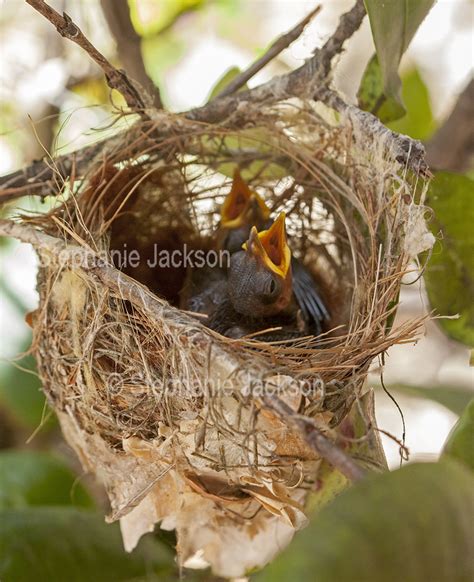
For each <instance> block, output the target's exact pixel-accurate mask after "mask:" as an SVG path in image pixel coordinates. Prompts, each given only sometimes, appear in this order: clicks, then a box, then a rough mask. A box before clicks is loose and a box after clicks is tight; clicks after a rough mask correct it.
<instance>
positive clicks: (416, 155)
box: [314, 87, 431, 177]
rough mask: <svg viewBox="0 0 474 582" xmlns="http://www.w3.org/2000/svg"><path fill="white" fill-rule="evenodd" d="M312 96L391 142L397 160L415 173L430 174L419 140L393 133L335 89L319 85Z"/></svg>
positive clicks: (371, 132)
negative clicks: (348, 101)
mask: <svg viewBox="0 0 474 582" xmlns="http://www.w3.org/2000/svg"><path fill="white" fill-rule="evenodd" d="M314 97H315V99H316V100H318V101H321V102H322V103H324V104H325V105H327V106H328V107H332V108H333V109H335V110H336V111H339V113H342V114H344V115H347V117H349V118H350V119H351V120H352V121H353V122H357V123H358V124H359V126H360V127H361V128H363V130H364V132H365V133H366V134H368V135H373V136H374V137H375V136H378V137H380V138H382V139H385V140H386V143H387V144H391V146H392V150H393V152H394V154H395V158H396V160H397V162H399V163H400V164H404V165H405V166H407V167H408V168H410V169H411V170H413V172H415V174H420V175H422V176H427V177H429V176H430V175H431V173H430V171H429V167H428V164H427V163H426V160H425V147H424V145H423V144H422V143H421V141H418V140H416V139H413V138H411V137H409V136H408V135H403V134H401V133H395V132H394V131H392V130H391V129H389V128H388V127H386V126H385V125H384V124H383V123H382V122H381V121H380V119H379V118H378V117H376V116H375V115H372V113H369V112H367V111H362V110H361V109H359V108H358V107H356V106H355V105H349V104H348V103H346V102H345V101H344V99H342V97H341V96H340V95H339V94H338V93H336V91H333V90H331V89H328V88H327V87H321V88H320V89H319V90H317V91H316V93H315V95H314Z"/></svg>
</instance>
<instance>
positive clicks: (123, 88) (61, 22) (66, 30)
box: [26, 0, 146, 111]
mask: <svg viewBox="0 0 474 582" xmlns="http://www.w3.org/2000/svg"><path fill="white" fill-rule="evenodd" d="M26 2H27V3H28V4H29V5H30V6H32V7H33V8H34V9H35V10H37V11H38V12H39V13H40V14H42V15H43V16H44V17H45V18H46V19H47V20H49V21H50V22H51V23H52V24H53V25H54V26H55V27H56V30H57V31H58V32H59V34H60V35H61V36H63V37H64V38H67V39H69V40H72V41H73V42H75V43H76V44H77V45H79V46H80V47H81V48H83V49H84V50H85V51H86V52H87V53H88V55H89V56H90V57H91V58H92V59H93V60H94V61H95V62H96V63H97V64H98V65H99V67H100V68H101V69H102V70H103V71H104V73H105V78H106V80H107V84H108V85H109V87H110V88H111V89H116V90H117V91H119V92H120V93H121V94H122V95H123V97H124V99H125V102H126V103H127V105H128V107H130V109H133V110H134V111H136V110H142V111H143V110H144V109H145V106H146V104H145V102H144V100H143V99H142V97H141V95H140V93H139V92H138V90H137V88H136V87H135V86H134V84H133V82H132V81H131V80H130V79H129V78H128V77H127V74H126V73H125V71H122V70H119V69H116V68H115V67H114V66H113V65H112V64H111V63H110V62H109V61H108V60H107V59H106V58H105V57H104V55H102V54H101V53H100V52H99V51H98V50H97V49H96V48H95V46H94V45H93V44H92V43H91V42H90V41H89V40H88V39H87V38H86V37H85V36H84V34H83V33H82V32H81V30H80V29H79V27H78V26H77V25H76V24H74V22H73V21H72V20H71V18H70V16H68V15H67V14H66V13H65V12H64V13H63V15H62V16H61V14H59V12H56V10H54V8H51V6H49V5H48V4H46V2H44V0H26Z"/></svg>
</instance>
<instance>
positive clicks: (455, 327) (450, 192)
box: [425, 172, 474, 346]
mask: <svg viewBox="0 0 474 582" xmlns="http://www.w3.org/2000/svg"><path fill="white" fill-rule="evenodd" d="M473 192H474V180H471V179H470V178H467V177H466V176H462V175H459V174H451V173H449V172H439V173H438V174H436V176H435V178H434V180H433V181H432V183H431V186H430V191H429V195H428V204H429V206H431V208H433V210H434V213H435V217H434V219H433V220H432V223H431V228H432V231H433V233H434V234H435V236H436V235H439V234H440V232H441V240H439V241H437V243H436V244H435V246H434V249H433V254H432V256H431V259H430V260H429V262H428V265H427V268H426V270H425V282H426V289H427V291H428V297H429V300H430V303H431V306H432V307H433V308H434V309H435V310H436V311H437V313H439V314H440V315H448V316H456V315H457V314H459V318H458V319H441V320H439V323H440V325H441V327H442V328H443V329H444V330H445V331H446V333H447V334H448V335H450V336H451V337H452V338H454V339H456V340H458V341H460V342H463V343H465V344H467V345H468V346H474V302H473V301H472V298H473V297H474V236H473V235H472V225H473V224H474V204H473Z"/></svg>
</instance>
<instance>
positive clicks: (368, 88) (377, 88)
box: [357, 54, 405, 123]
mask: <svg viewBox="0 0 474 582" xmlns="http://www.w3.org/2000/svg"><path fill="white" fill-rule="evenodd" d="M357 99H358V102H359V107H360V109H363V110H364V111H369V112H370V113H372V114H373V115H376V116H377V117H378V118H379V119H380V121H382V122H383V123H387V122H389V121H393V120H395V119H399V118H400V117H403V115H405V109H404V107H402V106H401V105H400V103H398V101H396V100H395V99H393V98H392V97H386V96H385V94H384V85H383V78H382V71H381V69H380V65H379V61H378V58H377V55H376V54H375V55H374V56H373V57H372V58H371V59H370V61H369V62H368V64H367V67H366V69H365V71H364V74H363V76H362V80H361V82H360V86H359V91H358V92H357Z"/></svg>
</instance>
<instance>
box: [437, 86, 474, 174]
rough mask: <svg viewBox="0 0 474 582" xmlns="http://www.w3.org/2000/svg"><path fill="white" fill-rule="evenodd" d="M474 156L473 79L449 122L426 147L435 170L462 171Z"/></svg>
mask: <svg viewBox="0 0 474 582" xmlns="http://www.w3.org/2000/svg"><path fill="white" fill-rule="evenodd" d="M473 156H474V79H471V81H470V82H469V83H468V85H467V87H466V88H465V89H464V91H463V92H462V93H461V95H460V96H459V98H458V100H457V103H456V105H455V107H454V109H453V110H452V112H451V114H450V116H449V117H448V119H447V120H446V121H445V122H444V124H443V125H442V126H441V127H440V129H438V131H437V132H436V134H435V135H434V137H433V138H432V139H431V140H430V141H429V142H428V143H427V145H426V159H427V160H428V163H429V164H430V166H432V167H433V168H435V169H436V170H450V171H452V172H463V171H466V170H468V169H469V165H470V164H471V163H472V158H473Z"/></svg>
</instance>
